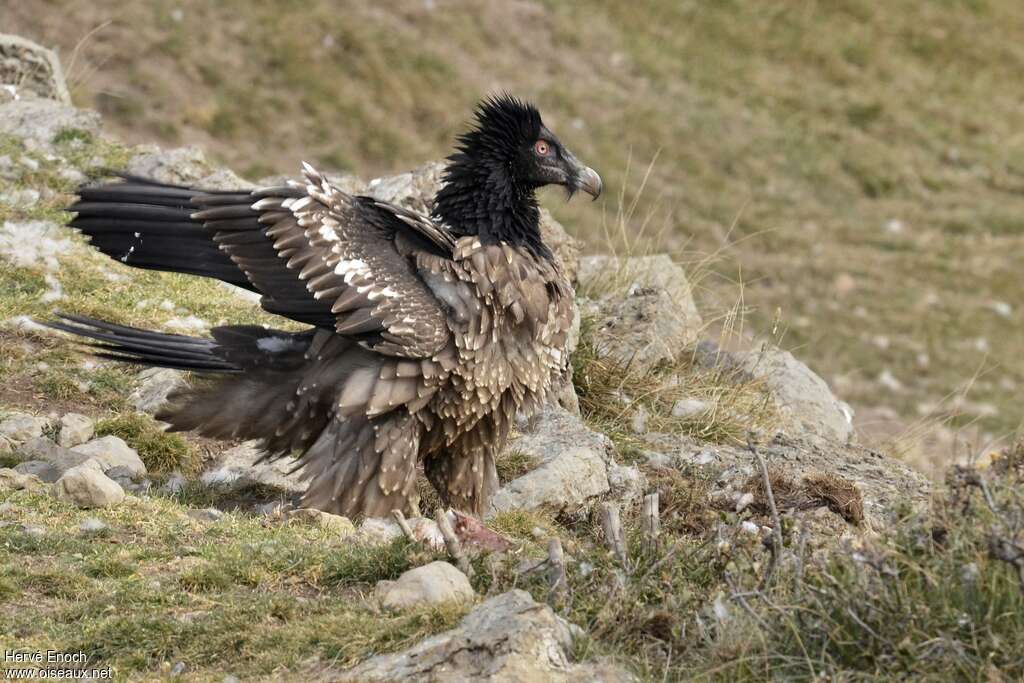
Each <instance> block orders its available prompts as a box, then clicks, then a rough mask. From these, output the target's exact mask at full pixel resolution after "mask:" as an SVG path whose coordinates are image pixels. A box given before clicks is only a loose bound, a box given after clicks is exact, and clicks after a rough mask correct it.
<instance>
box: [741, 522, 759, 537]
mask: <svg viewBox="0 0 1024 683" xmlns="http://www.w3.org/2000/svg"><path fill="white" fill-rule="evenodd" d="M740 529H742V530H743V531H745V532H746V533H748V534H751V535H752V536H757V535H758V534H759V533H761V529H760V528H758V526H757V525H756V524H754V523H753V522H751V521H750V520H749V519H747V520H744V521H743V522H741V523H740Z"/></svg>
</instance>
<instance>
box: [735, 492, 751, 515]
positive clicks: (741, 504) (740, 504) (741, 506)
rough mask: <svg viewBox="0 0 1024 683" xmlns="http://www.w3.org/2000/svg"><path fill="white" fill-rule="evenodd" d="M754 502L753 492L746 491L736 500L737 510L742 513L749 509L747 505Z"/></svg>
mask: <svg viewBox="0 0 1024 683" xmlns="http://www.w3.org/2000/svg"><path fill="white" fill-rule="evenodd" d="M753 502H754V494H753V493H744V494H743V495H742V496H740V497H739V499H738V500H737V501H736V512H737V513H740V512H743V511H744V510H746V509H747V506H748V505H750V504H751V503H753Z"/></svg>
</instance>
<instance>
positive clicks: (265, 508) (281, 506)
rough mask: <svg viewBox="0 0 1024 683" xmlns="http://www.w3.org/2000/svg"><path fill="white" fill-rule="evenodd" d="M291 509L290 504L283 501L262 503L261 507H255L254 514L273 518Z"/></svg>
mask: <svg viewBox="0 0 1024 683" xmlns="http://www.w3.org/2000/svg"><path fill="white" fill-rule="evenodd" d="M291 509H292V505H291V503H287V502H285V501H283V500H272V501H270V502H269V503H263V504H262V505H257V506H256V514H258V515H266V516H268V517H275V516H279V515H283V514H285V513H287V512H288V511H289V510H291Z"/></svg>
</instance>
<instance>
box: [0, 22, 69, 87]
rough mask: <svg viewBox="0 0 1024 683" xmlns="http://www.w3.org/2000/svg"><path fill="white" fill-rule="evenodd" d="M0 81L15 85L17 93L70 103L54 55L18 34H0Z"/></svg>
mask: <svg viewBox="0 0 1024 683" xmlns="http://www.w3.org/2000/svg"><path fill="white" fill-rule="evenodd" d="M0 84H4V85H14V86H16V87H17V89H18V94H19V96H22V95H23V94H27V93H32V94H34V95H36V96H37V97H42V98H45V99H49V100H57V101H58V102H61V103H63V104H66V105H70V104H71V95H70V94H68V86H67V83H66V82H65V81H64V70H63V69H61V66H60V60H59V59H58V58H57V54H56V53H55V52H54V51H53V50H49V49H47V48H45V47H43V46H42V45H39V44H38V43H34V42H32V41H31V40H28V39H27V38H22V37H21V36H15V35H10V34H8V33H0Z"/></svg>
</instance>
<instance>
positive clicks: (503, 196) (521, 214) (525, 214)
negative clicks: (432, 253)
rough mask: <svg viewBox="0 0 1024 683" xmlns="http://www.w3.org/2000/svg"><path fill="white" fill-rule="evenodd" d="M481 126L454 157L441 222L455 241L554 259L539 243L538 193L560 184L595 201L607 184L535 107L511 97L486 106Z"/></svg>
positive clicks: (461, 139) (438, 213)
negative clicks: (475, 239) (500, 245)
mask: <svg viewBox="0 0 1024 683" xmlns="http://www.w3.org/2000/svg"><path fill="white" fill-rule="evenodd" d="M474 123H475V125H474V127H473V128H472V129H471V130H469V131H467V132H466V133H463V134H462V135H460V136H458V138H457V140H456V142H457V144H456V148H455V149H456V151H455V153H454V154H452V155H451V156H450V157H448V165H447V166H446V168H445V173H444V177H443V181H444V186H443V187H442V188H441V189H440V190H439V191H438V193H437V196H436V197H435V200H434V217H435V218H436V219H438V220H441V221H443V222H444V223H445V225H447V227H448V228H449V229H450V230H451V231H452V232H454V233H456V234H459V235H478V236H479V237H480V239H481V241H483V242H492V243H493V242H505V243H507V244H511V245H516V246H524V247H526V248H528V249H530V250H531V251H532V252H533V253H534V254H536V255H538V256H545V257H550V252H549V251H548V249H547V247H546V246H544V244H543V242H542V241H541V239H540V226H539V220H540V212H539V209H538V207H537V200H536V197H535V191H536V190H537V188H540V187H543V186H545V185H561V186H564V187H565V188H566V189H567V191H568V192H569V194H570V195H571V194H572V193H573V192H575V191H576V190H580V189H582V190H584V191H586V192H589V193H590V194H592V195H594V196H596V195H597V194H598V193H599V192H600V178H599V177H598V176H597V174H596V173H594V171H593V170H592V169H590V168H587V167H586V166H584V165H582V164H580V163H579V161H577V160H576V157H574V156H573V155H572V153H571V152H569V150H568V149H566V148H565V146H563V145H562V143H561V142H560V141H559V140H558V138H557V137H556V136H555V134H554V133H552V132H551V131H550V130H548V128H547V127H546V126H545V125H544V122H543V121H542V120H541V117H540V112H539V111H537V108H536V107H534V106H533V105H532V104H529V103H527V102H524V101H522V100H520V99H518V98H516V97H513V96H512V95H509V94H507V93H501V94H497V95H492V96H490V97H488V98H486V99H484V100H482V101H481V102H480V103H479V104H478V105H477V107H476V111H475V122H474Z"/></svg>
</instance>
